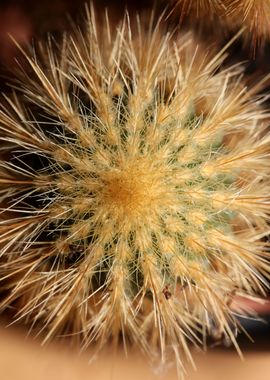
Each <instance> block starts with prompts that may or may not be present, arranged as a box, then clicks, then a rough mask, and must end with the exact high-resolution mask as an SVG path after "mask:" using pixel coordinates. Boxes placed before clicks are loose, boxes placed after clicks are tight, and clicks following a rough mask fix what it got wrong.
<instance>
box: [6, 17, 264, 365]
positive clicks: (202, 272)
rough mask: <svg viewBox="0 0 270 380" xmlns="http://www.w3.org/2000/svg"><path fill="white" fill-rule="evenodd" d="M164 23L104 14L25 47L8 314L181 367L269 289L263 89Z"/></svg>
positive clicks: (13, 148) (10, 154) (10, 115)
mask: <svg viewBox="0 0 270 380" xmlns="http://www.w3.org/2000/svg"><path fill="white" fill-rule="evenodd" d="M225 51H226V49H224V50H222V51H221V52H219V53H217V54H216V55H213V54H210V53H208V52H207V51H206V49H205V47H203V46H201V47H198V46H197V44H196V41H194V39H193V37H192V35H190V34H184V35H183V34H181V33H176V32H175V33H171V32H168V31H167V30H166V29H165V27H164V26H163V20H162V18H161V19H159V20H155V17H154V16H152V17H150V19H149V20H148V21H147V25H145V24H144V23H143V22H142V21H141V20H140V19H139V18H137V20H136V22H134V23H132V22H130V20H129V16H128V15H127V16H126V17H125V19H124V20H123V22H122V23H121V24H120V25H119V26H118V27H117V28H114V27H112V26H111V25H110V22H109V19H108V17H107V15H106V16H105V17H104V20H103V21H99V22H96V20H95V16H94V12H93V11H92V10H91V11H89V12H88V16H87V20H86V26H85V28H84V29H83V30H82V31H79V30H78V31H77V32H76V33H75V34H74V35H73V37H71V36H65V37H64V38H63V42H62V44H61V46H60V45H57V44H55V43H54V42H53V41H51V40H50V41H49V42H48V44H47V45H46V46H45V45H42V46H41V47H39V49H37V50H36V51H35V52H33V54H32V56H31V55H29V54H25V59H26V60H27V62H28V66H29V68H28V70H26V69H25V70H24V71H22V72H21V73H20V78H19V79H18V81H17V82H16V84H15V89H14V92H13V93H12V94H11V95H10V96H4V98H3V100H2V104H1V111H0V136H1V140H2V145H1V162H0V195H1V210H2V211H1V221H0V241H1V266H0V274H1V282H0V285H1V290H2V298H1V303H0V306H1V310H4V309H7V310H9V312H10V314H11V317H12V321H14V322H17V321H24V322H25V323H27V324H28V325H29V326H30V328H31V329H32V328H35V329H37V331H38V332H41V333H42V334H43V336H44V341H47V340H49V339H51V338H52V337H54V336H66V335H71V336H72V337H73V338H74V339H75V338H76V337H77V338H79V341H80V342H81V346H82V348H86V347H88V346H89V345H90V344H93V345H95V347H96V348H97V349H100V348H102V347H103V346H104V345H105V344H109V342H114V343H117V342H118V341H119V340H121V341H122V342H123V343H124V345H125V346H126V347H128V345H129V344H130V343H133V344H135V345H139V346H140V347H141V348H142V349H143V350H144V351H145V352H148V353H150V354H152V353H153V352H154V350H155V349H156V350H157V352H159V354H160V355H161V357H162V359H163V360H165V359H166V357H167V355H170V352H173V353H174V354H175V357H176V362H177V364H178V366H179V368H180V370H181V368H182V360H183V357H185V356H186V357H187V358H188V359H190V360H191V357H190V351H189V344H188V343H190V342H191V343H193V344H195V345H200V344H204V342H205V337H206V336H207V335H209V334H212V333H213V331H215V335H216V334H219V335H220V336H223V337H224V338H226V339H227V340H230V341H231V342H232V343H233V344H235V345H236V346H237V343H236V340H235V330H236V329H238V322H237V320H236V319H235V316H234V314H235V313H238V314H241V312H242V310H240V308H239V309H237V308H236V307H234V308H232V307H231V302H232V298H233V296H235V295H241V296H247V297H254V296H256V295H257V294H258V293H261V294H264V291H265V287H266V281H267V278H269V264H268V261H267V257H268V253H267V252H266V250H265V248H264V247H265V244H264V243H263V241H262V238H263V237H265V236H266V235H267V234H268V232H269V227H268V226H267V221H268V219H269V163H268V158H269V142H270V138H269V136H268V135H267V134H266V125H267V118H268V113H267V112H266V111H264V110H263V108H262V102H263V100H264V99H263V97H260V96H258V95H256V93H257V92H258V91H259V90H261V87H262V83H259V84H257V85H256V86H255V87H253V88H250V89H248V88H246V86H245V85H244V84H243V83H242V79H241V70H242V69H241V67H240V66H234V67H231V68H222V67H221V65H222V62H223V60H224V57H225V55H226V53H225Z"/></svg>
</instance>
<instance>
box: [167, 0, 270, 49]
mask: <svg viewBox="0 0 270 380" xmlns="http://www.w3.org/2000/svg"><path fill="white" fill-rule="evenodd" d="M171 4H172V5H173V6H174V10H175V12H176V14H177V13H180V15H181V18H182V19H183V18H185V17H186V16H188V15H190V16H191V18H192V19H193V20H194V19H196V20H197V21H199V22H200V23H201V24H202V25H204V26H208V27H209V20H211V22H210V23H211V24H212V28H213V30H216V31H219V32H220V30H219V29H220V28H221V29H223V32H225V33H226V32H228V31H233V32H236V31H237V30H240V29H241V28H244V29H243V35H244V37H245V40H246V42H249V43H250V42H251V43H252V45H253V47H256V46H257V45H259V46H262V45H264V43H265V41H267V40H269V37H270V2H269V0H214V1H212V0H195V1H189V0H172V1H171Z"/></svg>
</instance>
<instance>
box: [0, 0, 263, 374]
mask: <svg viewBox="0 0 270 380" xmlns="http://www.w3.org/2000/svg"><path fill="white" fill-rule="evenodd" d="M84 3H85V0H76V2H75V1H74V0H54V1H49V0H47V1H45V0H39V1H34V0H0V88H1V92H3V91H8V87H7V83H8V81H9V80H8V78H9V77H10V75H12V71H13V70H14V69H15V68H16V66H17V65H18V63H17V60H19V59H20V55H19V52H18V50H17V48H16V46H15V44H14V42H12V40H11V38H10V36H9V35H11V36H13V37H14V39H15V40H16V41H17V42H18V43H19V44H20V45H22V46H26V45H27V44H30V43H31V42H32V41H33V40H34V39H35V40H36V39H39V40H40V39H44V38H46V36H47V34H48V33H50V34H52V35H54V37H55V38H57V37H58V36H60V35H61V33H62V31H63V30H66V29H69V28H70V25H71V24H70V17H71V18H72V19H73V20H75V21H76V20H77V19H78V18H79V17H80V15H81V14H82V13H83V10H84ZM154 3H156V2H154V1H152V0H137V1H132V0H130V1H125V2H124V1H119V0H107V1H106V0H99V1H96V2H94V4H95V6H96V8H97V10H98V9H104V7H108V8H109V10H110V11H111V12H110V13H111V14H112V15H113V17H114V18H115V20H117V19H118V18H119V17H121V15H122V14H123V12H124V10H125V8H126V7H127V8H128V9H130V10H131V11H132V12H134V11H137V10H138V11H140V10H142V9H144V10H147V9H150V8H151V7H152V6H153V4H154ZM161 7H162V6H161ZM185 27H189V25H185ZM241 49H242V48H240V50H239V44H236V45H234V46H233V47H232V58H231V60H232V62H233V61H236V60H239V57H240V58H241V60H242V59H246V61H247V68H248V69H247V70H248V71H249V72H250V73H251V74H252V75H254V73H255V74H256V73H257V74H256V75H261V74H262V73H264V72H266V71H270V65H269V59H268V56H269V54H268V50H269V49H268V48H266V49H265V50H264V53H263V54H259V55H258V57H257V58H256V60H255V59H253V58H250V56H249V54H248V52H246V51H245V50H244V49H242V50H241ZM236 54H237V55H236ZM235 302H243V300H235ZM251 306H252V307H253V308H254V309H255V310H256V311H257V313H258V315H259V316H260V319H259V320H257V321H255V320H246V319H245V320H241V322H242V324H243V325H244V327H245V329H246V330H247V332H248V334H249V335H251V337H252V339H253V340H254V341H251V340H250V339H248V338H247V337H246V336H245V335H244V334H241V335H240V336H239V344H240V346H241V349H242V350H243V352H244V356H245V361H244V362H242V361H241V360H240V359H239V357H238V356H237V354H236V353H235V351H234V349H233V348H232V347H227V344H226V342H222V341H220V342H218V344H217V342H213V344H212V348H210V350H209V352H208V353H207V354H196V353H195V362H196V364H197V367H198V370H197V372H194V371H193V370H191V371H190V377H188V378H189V379H194V380H196V379H200V380H203V379H207V380H212V379H220V380H222V379H225V378H226V380H227V379H231V380H234V379H239V378H243V379H261V380H264V379H265V380H266V379H267V380H268V379H270V304H269V302H267V301H266V302H265V303H263V304H252V305H251ZM7 324H8V320H5V319H4V317H2V320H1V323H0V368H1V372H0V378H1V380H17V379H20V380H24V379H27V380H31V379H38V380H39V379H40V380H43V379H57V380H60V379H65V380H69V379H72V380H75V379H80V380H83V379H89V378H91V379H101V380H102V379H110V380H113V379H117V380H121V379H126V378H128V379H129V380H133V379H138V378H142V379H149V380H150V379H155V378H164V379H168V380H169V379H176V374H175V369H173V368H172V369H169V370H168V372H167V373H158V374H156V373H155V372H159V371H153V369H151V368H150V366H148V364H147V362H146V360H144V359H143V358H142V357H140V355H139V354H138V353H136V352H134V353H131V354H130V355H129V357H128V358H125V357H124V354H123V353H121V352H120V353H118V354H117V353H111V352H107V353H104V354H103V355H101V356H100V357H99V359H97V360H96V361H94V363H93V364H92V365H91V366H89V364H88V361H89V357H91V353H89V352H86V353H84V354H83V355H80V356H79V355H78V353H76V352H74V350H72V349H70V348H68V347H65V346H63V345H60V344H58V343H54V344H51V345H50V346H48V347H46V348H42V347H40V345H39V341H38V340H35V341H33V340H32V339H31V338H26V331H25V330H24V329H23V328H21V327H20V328H11V327H9V328H8V329H6V328H5V326H6V325H7ZM156 376H158V377H156Z"/></svg>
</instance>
